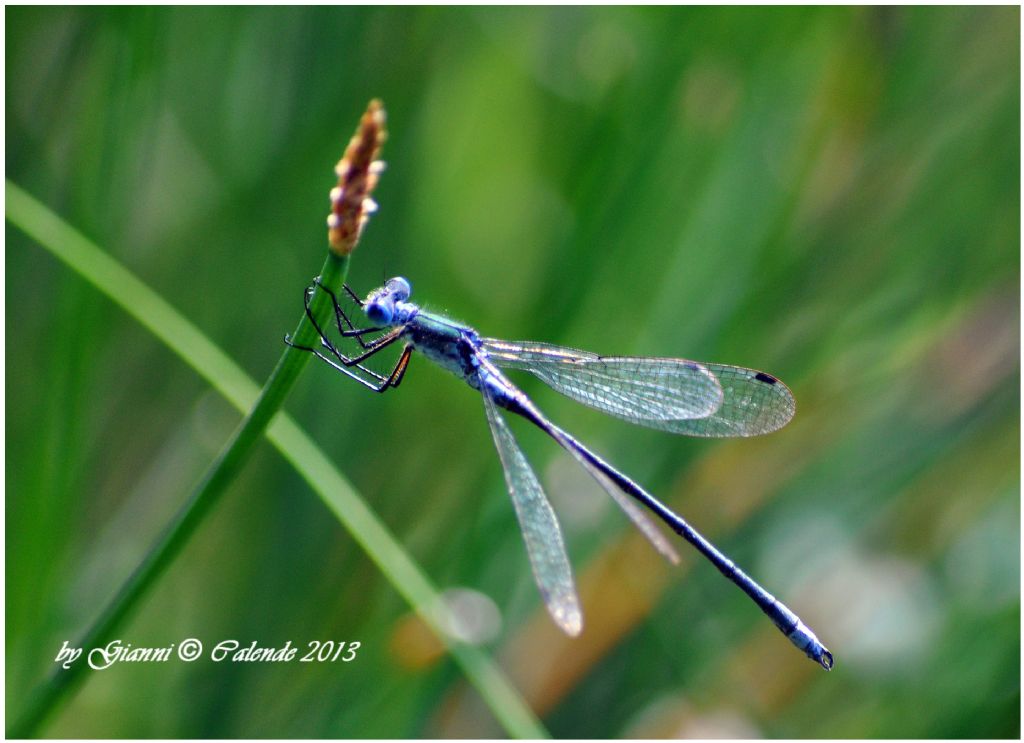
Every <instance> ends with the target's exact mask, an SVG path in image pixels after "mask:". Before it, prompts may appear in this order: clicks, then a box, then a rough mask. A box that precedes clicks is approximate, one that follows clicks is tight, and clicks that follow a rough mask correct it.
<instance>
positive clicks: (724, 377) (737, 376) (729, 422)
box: [670, 364, 796, 438]
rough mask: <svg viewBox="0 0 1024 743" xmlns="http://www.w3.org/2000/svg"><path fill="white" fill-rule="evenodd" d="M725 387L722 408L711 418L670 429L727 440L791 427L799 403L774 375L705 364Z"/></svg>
mask: <svg viewBox="0 0 1024 743" xmlns="http://www.w3.org/2000/svg"><path fill="white" fill-rule="evenodd" d="M703 366H704V367H705V368H706V369H707V370H708V371H710V372H711V373H712V374H714V375H715V377H716V378H717V379H718V383H719V384H721V385H722V404H721V405H719V406H718V410H716V411H715V412H714V413H712V414H711V415H709V416H708V417H707V418H702V419H700V420H682V421H673V424H674V425H673V427H672V428H671V429H670V430H672V431H673V432H674V433H681V434H685V435H687V436H707V437H713V438H723V437H731V436H757V435H759V434H762V433H771V432H772V431H775V430H778V429H780V428H782V427H783V426H784V425H786V424H787V423H789V421H790V420H791V419H792V418H793V415H794V413H796V400H794V399H793V393H792V392H790V391H789V387H787V386H786V385H784V384H783V383H782V382H780V381H779V380H778V379H776V378H775V377H773V376H772V375H771V374H765V373H764V372H761V371H757V370H756V369H744V368H743V367H741V366H729V365H728V364H704V365H703Z"/></svg>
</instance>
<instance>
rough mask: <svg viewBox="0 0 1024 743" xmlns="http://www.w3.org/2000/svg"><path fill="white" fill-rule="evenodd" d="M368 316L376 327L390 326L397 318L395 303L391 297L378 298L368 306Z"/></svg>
mask: <svg viewBox="0 0 1024 743" xmlns="http://www.w3.org/2000/svg"><path fill="white" fill-rule="evenodd" d="M366 316H367V317H368V318H370V322H372V323H373V324H374V325H389V324H391V320H392V318H393V317H394V316H395V303H394V300H392V299H391V297H385V298H377V299H375V300H373V301H372V302H369V303H368V304H367V305H366Z"/></svg>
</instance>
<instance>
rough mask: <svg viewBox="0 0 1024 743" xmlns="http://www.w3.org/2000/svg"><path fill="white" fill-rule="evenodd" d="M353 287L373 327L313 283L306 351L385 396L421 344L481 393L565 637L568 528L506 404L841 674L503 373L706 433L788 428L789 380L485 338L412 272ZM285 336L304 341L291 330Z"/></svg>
mask: <svg viewBox="0 0 1024 743" xmlns="http://www.w3.org/2000/svg"><path fill="white" fill-rule="evenodd" d="M318 288H319V289H321V290H323V291H325V292H327V293H328V294H329V295H330V297H331V300H332V302H333V306H334V313H335V319H336V322H337V326H338V332H339V333H340V334H341V336H342V337H344V338H353V339H355V340H356V341H358V342H359V344H360V345H361V347H362V348H361V351H360V352H359V353H358V354H356V355H354V356H346V355H344V354H343V353H341V351H339V350H338V348H337V347H336V346H335V345H334V343H332V342H331V340H330V339H329V338H328V337H327V335H326V334H325V333H324V331H323V329H322V328H321V327H320V326H319V324H318V323H317V322H316V319H315V317H314V316H313V313H312V312H311V311H310V302H311V299H312V297H313V295H314V293H315V292H316V291H317V289H318ZM345 291H346V292H347V293H348V295H349V297H351V299H352V300H353V301H354V302H355V303H356V304H357V305H358V306H360V307H361V308H362V310H363V312H364V313H365V314H366V317H367V319H368V320H369V322H370V323H371V324H370V326H368V327H362V328H360V327H356V325H355V324H354V323H353V322H352V319H351V318H350V317H349V315H348V314H347V313H346V312H345V311H344V310H343V309H342V307H341V305H340V303H339V301H338V298H337V296H336V295H335V294H334V292H332V291H330V290H329V289H327V288H326V287H324V286H322V285H321V284H320V283H319V282H318V281H314V283H313V285H312V286H310V287H308V288H307V289H306V294H305V305H306V314H307V315H308V317H309V319H310V321H311V322H312V323H313V325H314V327H315V328H316V330H317V332H318V333H319V335H320V348H310V347H306V346H296V348H301V349H302V350H304V351H309V352H311V353H313V354H315V355H316V356H317V357H318V358H320V359H322V360H323V361H325V362H327V363H328V364H330V365H331V366H332V367H334V368H335V369H337V370H338V371H340V372H342V373H343V374H346V375H348V376H349V377H352V378H353V379H355V380H357V381H359V382H360V383H362V384H363V385H365V386H366V387H369V388H370V389H372V390H375V391H377V392H385V391H387V390H389V389H391V388H394V387H398V385H399V384H400V383H401V381H402V378H403V376H404V375H405V371H406V369H407V368H408V365H409V359H410V357H411V354H412V352H413V351H414V350H415V351H419V352H420V353H422V354H423V355H424V356H426V357H427V358H428V359H430V360H431V361H433V362H435V363H436V364H438V365H439V366H441V367H443V368H445V369H447V370H448V371H450V372H452V373H453V374H455V375H456V376H458V377H460V378H462V379H463V380H465V381H466V382H467V383H468V384H469V386H470V387H472V388H473V389H475V390H477V391H479V392H480V394H481V396H482V397H483V400H484V410H485V412H486V414H487V420H488V423H489V424H490V428H491V434H492V435H493V437H494V443H495V446H496V447H497V449H498V456H499V457H500V459H501V463H502V466H503V467H504V470H505V480H506V483H507V485H508V491H509V493H510V495H511V497H512V503H513V505H514V507H515V511H516V515H517V517H518V519H519V525H520V527H521V529H522V532H523V538H524V541H525V542H526V550H527V553H528V555H529V558H530V564H531V567H532V568H533V574H534V578H535V579H536V582H537V586H538V587H539V588H540V592H541V596H542V597H543V599H544V603H545V605H546V606H547V609H548V612H549V613H550V614H551V616H552V618H553V619H554V620H555V622H556V623H557V624H558V625H559V626H560V627H561V628H562V629H563V630H564V631H565V632H566V633H568V634H569V635H573V636H575V635H578V634H579V633H580V631H581V630H582V627H583V616H582V612H581V610H580V605H579V599H578V598H577V595H576V587H575V584H574V582H573V577H572V569H571V567H570V565H569V558H568V557H567V556H566V552H565V545H564V543H563V541H562V534H561V530H560V528H559V526H558V520H557V519H556V517H555V513H554V511H553V510H552V508H551V505H550V503H548V499H547V497H546V496H545V495H544V491H543V490H542V488H541V485H540V483H539V482H538V480H537V476H536V475H535V474H534V472H533V470H532V469H531V467H530V465H529V463H528V462H527V461H526V457H525V456H524V455H523V452H522V451H521V450H520V448H519V446H518V444H517V443H516V441H515V439H514V438H513V436H512V431H511V430H510V429H509V427H508V424H507V423H506V422H505V420H504V418H503V417H502V415H501V412H500V411H501V410H506V411H508V412H510V413H515V414H516V415H519V416H522V417H523V418H525V419H526V420H528V421H530V422H531V423H533V424H534V425H535V426H537V427H538V428H540V429H541V430H542V431H544V432H545V433H546V434H548V435H549V436H550V437H551V438H553V439H554V440H555V441H556V442H557V443H558V444H559V445H560V446H561V447H562V448H563V449H565V450H566V451H567V452H569V454H571V455H572V456H573V457H574V458H575V459H576V461H577V462H579V464H580V465H581V466H582V467H583V468H584V469H585V470H586V471H587V472H588V473H590V475H591V476H592V477H593V478H594V479H595V480H597V482H598V483H599V484H600V485H601V487H603V488H604V489H605V490H606V491H607V492H608V493H609V495H611V497H612V498H613V499H614V501H615V502H616V503H617V504H618V505H619V506H620V507H621V508H622V510H623V511H625V513H626V515H627V516H628V517H629V518H630V519H631V520H632V521H633V523H634V524H636V526H637V527H638V528H639V529H640V530H641V532H643V534H644V535H645V536H646V537H647V539H648V540H649V541H650V542H651V543H652V544H653V545H654V547H655V548H656V549H657V550H658V551H659V552H661V553H662V554H663V555H664V556H665V557H667V558H668V559H669V560H671V561H673V562H676V561H678V555H677V554H676V552H675V549H674V548H673V546H672V545H671V544H670V543H669V541H668V539H667V538H666V537H665V535H664V534H663V533H662V532H661V531H659V529H658V528H657V527H656V526H655V525H654V524H653V523H652V522H651V521H650V520H649V519H648V517H647V516H646V514H645V513H644V512H643V510H642V509H641V508H640V507H639V506H637V503H636V502H639V503H640V504H641V505H643V506H645V507H646V508H647V509H648V510H650V511H651V512H652V513H654V515H656V516H657V517H658V518H660V519H661V520H662V521H663V522H665V524H667V525H668V526H669V528H671V529H672V530H673V531H674V532H676V533H677V534H678V535H679V536H681V537H683V539H685V540H686V541H687V542H689V543H690V544H692V545H693V546H694V547H696V548H697V550H698V551H699V552H700V553H701V554H702V555H704V556H705V557H706V558H707V559H708V560H710V561H711V563H712V564H713V565H714V566H715V567H717V568H718V569H719V571H721V573H722V574H723V575H725V577H726V578H728V579H729V580H731V581H732V582H733V583H735V584H736V585H737V586H739V587H740V589H741V590H743V592H744V593H746V594H747V595H748V596H749V597H750V598H751V599H753V601H754V602H755V603H756V604H757V605H758V606H759V607H761V610H762V611H763V612H764V613H765V614H767V615H768V616H769V617H770V618H771V620H772V621H773V622H774V623H775V625H776V626H777V627H778V628H779V629H780V630H781V631H782V633H783V634H784V635H785V636H786V637H788V638H789V639H790V640H791V641H792V643H793V644H794V645H796V647H798V648H799V649H800V650H802V651H803V652H804V653H805V654H806V655H807V656H808V657H809V658H811V659H812V660H815V661H817V662H818V663H820V664H821V665H822V666H823V667H824V668H825V669H826V670H828V669H831V667H832V654H831V653H830V652H829V651H828V649H827V648H825V646H824V645H822V644H821V642H819V641H818V638H817V637H816V636H815V635H814V632H812V631H811V629H810V628H809V627H808V626H807V625H805V624H804V623H803V622H802V621H801V620H800V618H799V617H798V616H797V615H796V614H794V613H793V612H792V611H791V610H790V609H789V608H788V607H786V606H785V604H783V603H782V602H781V601H778V600H777V599H776V598H775V597H774V596H772V595H771V594H770V593H768V592H767V591H766V590H765V589H764V588H762V587H761V586H760V585H759V584H758V583H757V582H756V581H755V580H753V579H752V578H751V577H750V576H748V575H747V574H746V573H744V572H743V571H742V570H740V568H739V567H737V566H736V564H735V563H734V562H733V561H732V560H730V559H729V558H728V557H726V556H725V555H724V554H722V552H720V551H719V550H718V549H717V548H716V547H715V546H714V545H713V544H711V543H710V542H709V541H708V540H707V539H705V538H704V537H703V536H701V534H700V533H698V532H697V531H696V530H695V529H694V528H693V527H692V526H690V524H689V523H687V522H686V521H685V520H684V519H683V518H681V517H680V516H678V515H677V514H676V513H674V512H673V511H672V510H670V509H669V508H668V507H667V506H665V505H664V504H662V503H661V502H660V501H658V500H657V499H656V498H655V497H654V496H652V495H651V494H650V493H648V492H647V491H646V490H644V489H643V488H642V487H640V486H639V485H638V484H636V483H635V482H633V481H632V480H631V479H629V478H628V477H626V475H624V474H622V473H621V472H619V471H618V470H617V469H615V468H614V467H612V466H611V465H610V464H608V463H607V462H605V461H604V460H603V459H601V458H600V457H599V456H598V455H597V454H595V453H594V452H592V451H590V450H589V449H588V448H587V447H585V446H584V445H583V444H581V443H580V442H579V441H577V440H576V439H575V438H574V437H572V436H571V435H569V434H568V433H566V432H565V431H563V430H562V429H561V428H559V427H558V426H556V425H555V424H554V423H552V422H551V421H550V420H548V419H547V418H546V417H545V416H544V414H543V413H541V412H540V410H539V409H538V408H537V406H536V405H534V403H533V402H532V401H531V400H530V399H529V398H528V397H527V396H526V395H525V394H524V393H523V392H522V391H521V390H520V389H519V388H518V387H516V386H515V385H514V384H512V382H511V381H509V379H508V378H507V377H506V376H505V374H504V372H503V371H502V370H503V369H519V370H522V371H528V372H531V373H532V374H534V375H535V376H537V377H539V378H540V379H541V380H543V381H544V382H545V383H546V384H548V385H549V386H551V387H552V388H553V389H555V390H557V391H558V392H561V393H562V394H564V395H567V396H568V397H570V398H572V399H573V400H576V401H578V402H580V403H583V404H584V405H588V406H590V407H592V408H596V409H597V410H600V411H602V412H604V413H607V414H609V415H613V416H616V417H618V418H622V419H624V420H627V421H629V422H630V423H635V424H637V425H641V426H647V427H650V428H655V429H659V430H662V431H668V432H671V433H679V434H684V435H687V436H703V437H731V436H756V435H758V434H762V433H769V432H771V431H774V430H776V429H778V428H780V427H782V426H784V425H785V424H786V423H787V422H789V420H790V419H791V418H792V417H793V414H794V412H795V411H796V403H795V402H794V400H793V395H792V394H791V393H790V391H789V389H788V388H787V387H786V385H784V384H783V383H782V382H780V381H779V380H778V379H776V378H775V377H773V376H771V375H769V374H765V373H764V372H760V371H756V370H752V369H744V368H742V367H738V366H728V365H725V364H706V363H698V362H694V361H686V360H684V359H673V358H648V357H635V356H634V357H630V356H598V355H597V354H594V353H589V352H587V351H578V350H575V349H572V348H563V347H560V346H554V345H550V344H547V343H536V342H532V341H527V342H513V341H503V340H497V339H494V338H484V337H482V336H480V335H479V334H478V333H477V332H476V331H475V330H473V329H472V328H470V327H468V326H466V325H463V324H461V323H458V322H454V321H453V320H450V319H448V318H446V317H443V316H441V315H438V314H434V313H431V312H427V311H425V310H423V309H421V308H420V307H418V306H417V305H415V304H413V303H412V302H410V301H409V296H410V293H411V287H410V284H409V282H408V281H406V280H405V279H403V278H393V279H390V280H389V281H387V282H386V283H385V284H384V286H382V287H380V288H378V289H375V290H373V291H372V292H370V294H369V295H368V296H367V297H366V299H365V300H361V299H360V298H359V297H358V296H357V295H356V294H355V293H354V292H353V291H352V290H351V289H349V287H348V286H346V287H345ZM367 338H369V340H367ZM285 341H286V342H287V343H289V344H290V345H294V344H293V343H292V342H291V340H290V339H289V338H287V337H286V338H285ZM397 341H402V342H403V343H404V344H405V345H404V348H403V350H402V353H401V355H400V357H399V359H398V363H397V364H396V365H395V367H394V369H393V370H392V371H391V373H390V374H387V375H384V374H380V373H377V372H375V371H373V370H371V369H369V368H367V367H366V366H365V365H364V364H363V363H362V362H363V361H365V360H366V359H368V358H369V357H371V356H372V355H374V354H376V353H377V352H378V351H380V350H382V349H384V348H386V347H388V346H390V345H391V344H393V343H395V342H397ZM634 501H636V502H634Z"/></svg>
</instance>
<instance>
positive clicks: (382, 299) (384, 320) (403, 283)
mask: <svg viewBox="0 0 1024 743" xmlns="http://www.w3.org/2000/svg"><path fill="white" fill-rule="evenodd" d="M411 293H412V286H411V285H410V284H409V282H408V281H407V280H406V279H403V278H402V277H401V276H396V277H395V278H393V279H388V280H387V282H385V284H384V286H382V287H380V288H379V289H374V290H373V291H372V292H370V293H369V294H368V295H367V297H366V302H365V303H364V304H363V308H364V309H365V310H366V316H367V317H368V318H369V319H370V322H372V323H373V324H374V325H380V326H387V325H391V324H392V322H394V320H395V304H396V303H397V302H404V301H405V300H407V299H408V298H409V295H410V294H411Z"/></svg>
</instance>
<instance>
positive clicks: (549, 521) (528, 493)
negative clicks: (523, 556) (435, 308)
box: [481, 391, 583, 637]
mask: <svg viewBox="0 0 1024 743" xmlns="http://www.w3.org/2000/svg"><path fill="white" fill-rule="evenodd" d="M481 396H482V397H483V399H484V409H485V410H486V411H487V421H488V423H490V426H491V435H492V436H494V445H495V446H496V447H497V448H498V456H499V457H500V458H501V464H502V467H503V468H504V470H505V482H506V483H507V484H508V492H509V494H510V495H511V496H512V505H513V506H514V507H515V510H516V516H517V517H518V518H519V527H520V528H521V529H522V531H523V541H525V542H526V552H527V554H528V555H529V557H530V566H531V567H532V568H533V577H534V579H535V580H536V581H537V587H538V588H539V589H540V593H541V596H542V597H543V598H544V603H545V605H546V606H547V608H548V612H549V613H550V614H551V616H552V618H553V619H554V620H555V622H556V623H557V624H558V626H559V627H561V628H562V630H563V631H565V633H566V634H568V635H571V636H573V637H575V636H576V635H578V634H579V633H580V631H581V630H582V629H583V612H582V611H581V610H580V602H579V599H578V598H577V597H576V586H575V584H574V583H573V579H572V568H571V567H570V565H569V558H568V556H567V555H566V554H565V544H564V543H563V542H562V532H561V529H559V528H558V520H557V518H556V517H555V512H554V510H553V509H552V508H551V504H550V503H548V499H547V497H546V496H545V495H544V491H543V490H542V489H541V486H540V483H539V482H538V481H537V476H536V475H535V474H534V472H533V469H531V468H530V464H529V462H527V461H526V457H525V456H524V455H523V452H522V450H520V448H519V445H518V444H517V443H516V440H515V438H513V436H512V431H511V430H510V429H509V427H508V424H507V423H505V419H504V418H502V417H501V413H500V412H499V411H498V406H497V405H496V404H495V402H494V400H492V399H491V397H490V395H488V394H487V393H486V391H485V392H484V394H483V395H481Z"/></svg>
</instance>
